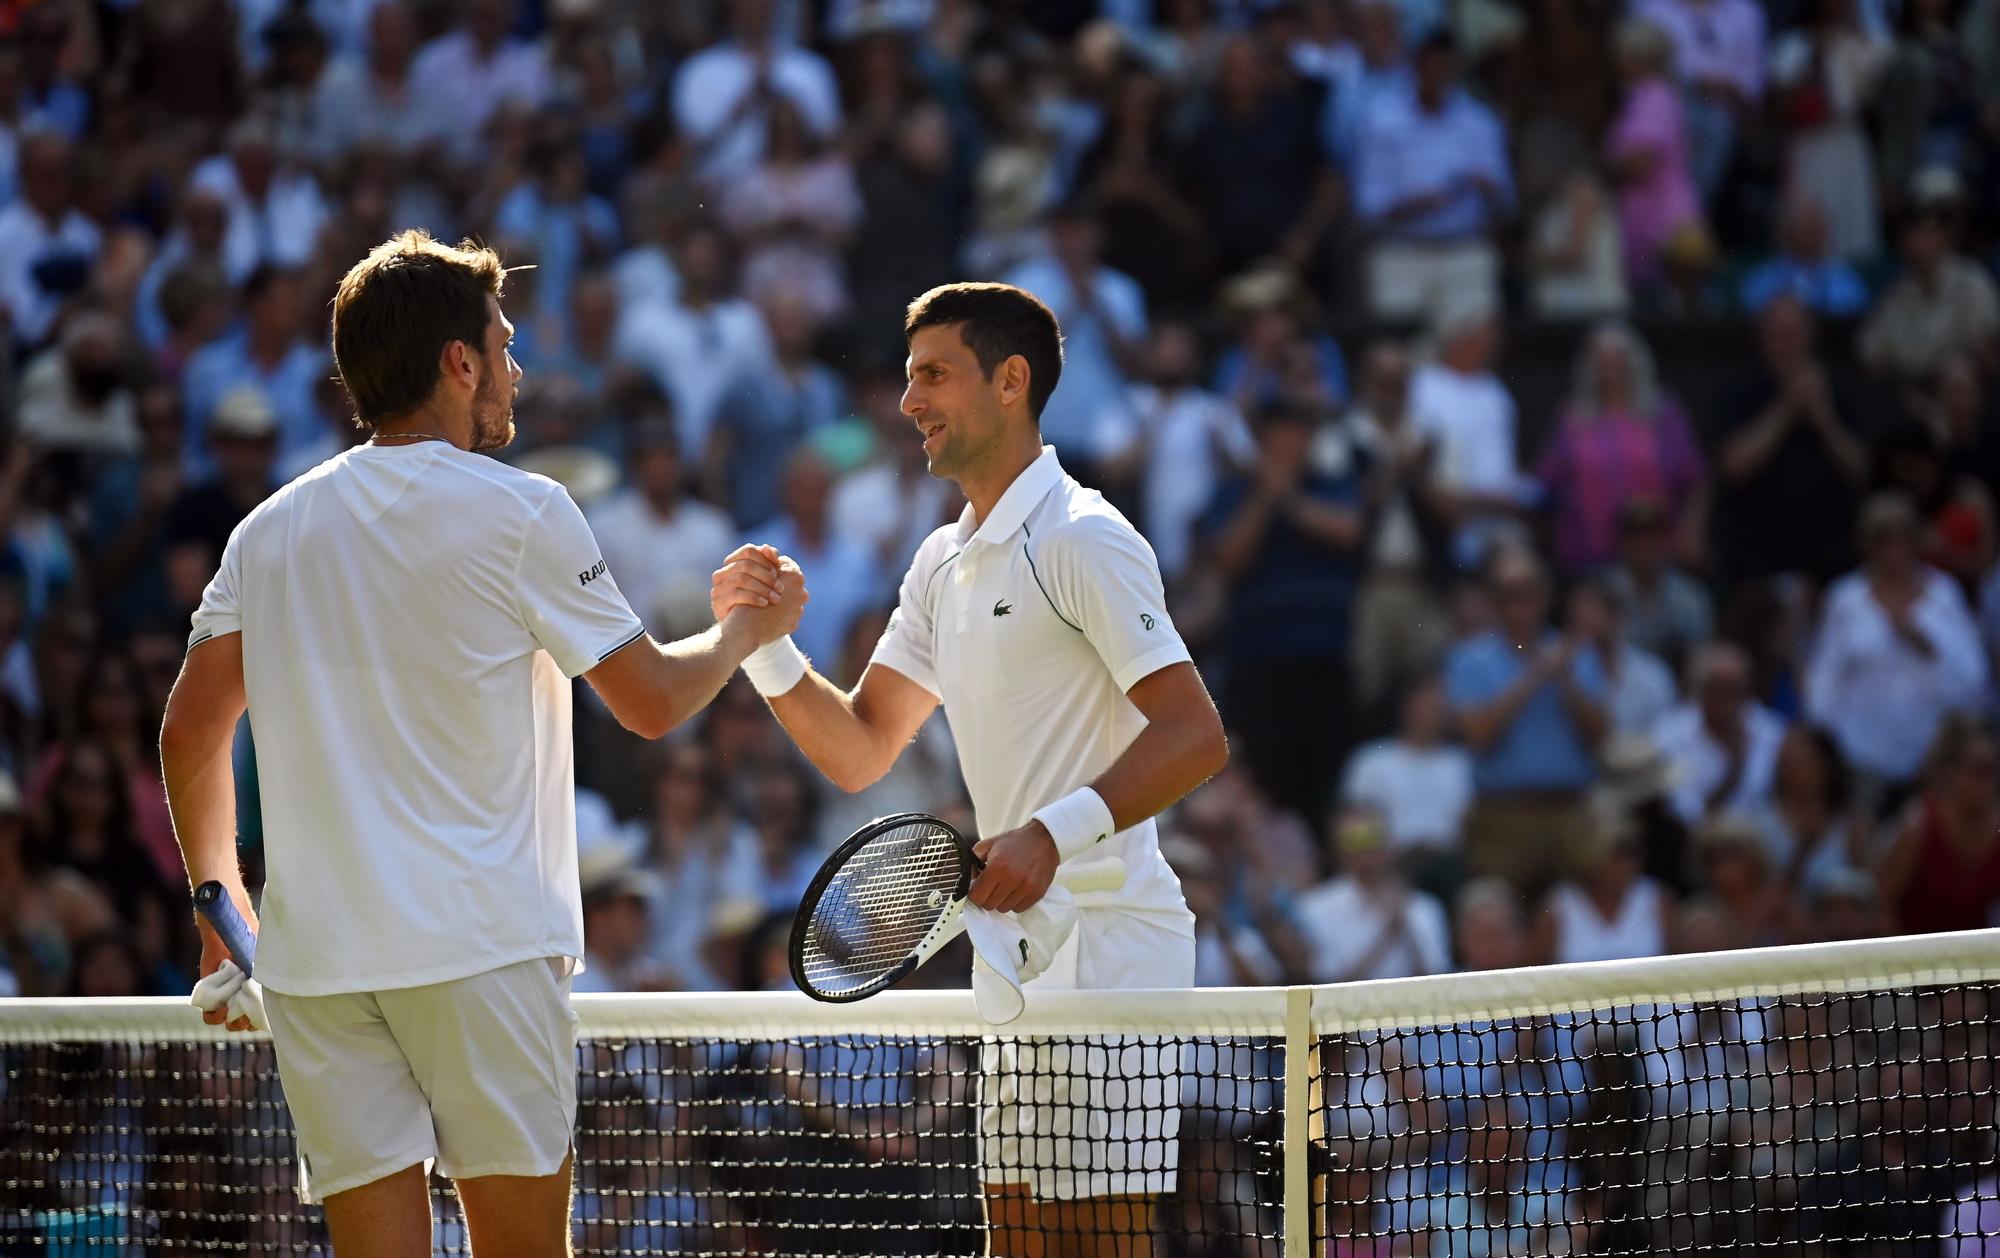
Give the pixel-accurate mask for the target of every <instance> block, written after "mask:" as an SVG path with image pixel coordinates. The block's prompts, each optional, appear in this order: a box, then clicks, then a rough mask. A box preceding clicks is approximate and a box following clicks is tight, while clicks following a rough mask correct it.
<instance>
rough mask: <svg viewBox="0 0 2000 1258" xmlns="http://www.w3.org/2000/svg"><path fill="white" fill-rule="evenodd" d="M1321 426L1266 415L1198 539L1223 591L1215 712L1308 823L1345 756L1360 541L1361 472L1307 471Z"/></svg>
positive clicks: (1276, 793) (1296, 413)
mask: <svg viewBox="0 0 2000 1258" xmlns="http://www.w3.org/2000/svg"><path fill="white" fill-rule="evenodd" d="M1318 418H1319V417H1318V415H1317V414H1316V413H1315V412H1314V411H1312V410H1309V409H1306V408H1303V407H1299V406H1294V405H1279V406H1275V407H1272V408H1270V409H1268V410H1266V411H1264V412H1263V414H1262V415H1261V416H1260V417H1259V420H1258V424H1257V428H1258V432H1257V446H1258V458H1257V463H1256V466H1255V467H1254V468H1253V469H1252V470H1251V471H1250V472H1248V473H1246V474H1244V475H1241V476H1238V477H1236V478H1234V479H1232V480H1230V481H1227V482H1225V483H1224V484H1223V485H1222V487H1221V488H1220V489H1219V490H1217V491H1216V496H1215V499H1214V501H1213V502H1212V503H1211V504H1210V506H1209V510H1208V515H1207V517H1206V519H1205V520H1204V521H1203V526H1202V529H1201V533H1202V535H1203V537H1204V538H1205V540H1206V543H1207V550H1208V554H1209V556H1210V557H1211V559H1212V561H1213V563H1214V565H1215V568H1216V570H1217V571H1218V572H1220V573H1221V574H1222V576H1223V578H1224V579H1225V580H1226V581H1227V582H1228V583H1229V611H1228V620H1227V623H1226V625H1225V627H1224V630H1223V633H1224V639H1225V642H1226V645H1227V648H1228V656H1229V660H1230V670H1229V682H1228V687H1227V690H1226V691H1225V693H1224V702H1223V711H1224V713H1225V715H1227V717H1228V718H1229V721H1230V725H1231V728H1232V729H1233V730H1234V731H1235V732H1236V733H1237V735H1238V736H1239V737H1241V738H1242V740H1243V742H1244V744H1245V745H1246V746H1247V747H1248V748H1249V750H1250V757H1249V758H1250V762H1251V763H1252V764H1253V765H1255V766H1256V772H1257V777H1258V783H1259V785H1261V786H1262V787H1263V788H1264V790H1265V792H1266V793H1267V794H1268V795H1269V796H1271V798H1272V799H1273V801H1274V802H1276V803H1278V804H1280V805H1281V806H1283V807H1286V808H1290V809H1292V810H1294V811H1296V812H1297V813H1299V814H1300V815H1302V816H1305V817H1313V818H1317V817H1321V816H1324V815H1325V806H1326V804H1327V802H1328V799H1329V798H1330V796H1331V794H1332V791H1333V787H1334V785H1335V783H1336V780H1337V778H1336V774H1335V770H1336V769H1337V768H1338V766H1339V764H1340V761H1341V759H1342V758H1343V756H1344V755H1345V753H1346V750H1347V724H1348V721H1347V711H1348V709H1349V707H1350V702H1349V692H1348V677H1347V674H1348V664H1347V658H1348V651H1347V640H1348V630H1349V625H1350V622H1351V620H1352V617H1353V605H1354V591H1355V588H1356V585H1357V583H1358V581H1359V578H1360V567H1359V562H1358V561H1359V553H1360V546H1361V542H1362V539H1363V538H1364V537H1365V536H1366V530H1365V526H1364V521H1363V518H1362V509H1361V498H1362V493H1361V489H1362V484H1363V478H1364V475H1365V468H1364V467H1363V466H1361V464H1360V463H1359V462H1357V463H1356V464H1355V465H1354V466H1352V467H1350V468H1348V469H1347V470H1346V471H1344V472H1343V473H1342V474H1340V475H1338V476H1333V475H1328V474H1324V473H1322V472H1320V471H1317V470H1315V469H1314V467H1313V466H1312V461H1311V459H1310V457H1309V455H1310V453H1311V449H1312V443H1313V437H1314V435H1315V431H1316V428H1315V424H1316V421H1317V420H1318Z"/></svg>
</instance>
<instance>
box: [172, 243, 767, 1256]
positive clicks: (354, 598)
mask: <svg viewBox="0 0 2000 1258" xmlns="http://www.w3.org/2000/svg"><path fill="white" fill-rule="evenodd" d="M502 278H503V275H502V271H501V267H500V260H499V259H498V258H497V257H496V256H495V255H494V254H493V253H492V252H490V251H488V250H484V249H478V248H475V247H473V246H471V244H470V243H469V242H468V243H467V245H465V246H462V247H460V248H456V249H454V248H449V247H447V246H444V245H441V244H439V243H437V242H435V241H432V240H431V239H430V238H429V237H427V236H425V235H423V234H422V233H419V232H407V233H404V234H403V235H400V236H397V237H395V238H394V239H392V240H390V241H388V242H387V243H385V244H383V245H382V246H380V247H378V248H377V249H375V250H374V251H373V252H372V253H370V254H369V255H368V257H367V258H366V259H364V260H363V261H361V262H360V263H358V264H357V265H356V266H355V267H354V269H353V270H351V271H349V272H348V273H347V277H346V278H345V279H344V280H343V281H342V282H341V285H340V289H339V292H338V294H337V295H336V297H335V299H334V312H333V347H334V358H335V361H336V362H337V364H338V366H339V369H340V374H341V378H342V380H343V381H344V382H345V383H346V385H347V389H348V392H349V393H350V394H351V395H352V396H353V398H354V405H355V410H356V413H357V415H358V417H359V419H360V421H361V423H363V424H364V425H366V426H367V427H369V428H372V429H373V430H374V431H373V434H372V437H371V439H370V440H369V441H367V442H365V443H363V444H361V445H358V446H356V447H354V448H353V449H350V450H347V451H345V452H344V453H342V454H339V455H337V456H335V457H334V458H332V459H330V460H328V461H327V462H325V463H322V464H320V465H319V466H318V467H316V468H314V469H313V470H312V471H310V472H308V473H306V474H305V475H304V476H301V477H300V478H299V479H298V480H295V481H293V482H292V483H291V484H289V485H287V486H285V487H284V488H283V489H280V490H279V491H278V492H277V493H275V494H273V495H272V496H271V497H270V498H269V499H267V500H266V501H265V502H264V503H263V504H262V505H261V506H259V507H258V508H257V509H256V510H255V511H253V512H251V513H250V515H249V516H248V517H247V518H246V519H245V520H244V521H243V523H242V524H241V525H239V526H238V527H237V529H236V531H235V533H234V534H232V535H231V536H230V538H229V544H228V546H227V547H226V548H225V550H224V552H223V556H222V564H221V568H220V570H219V571H217V573H216V574H215V578H214V580H213V581H211V582H210V584H209V586H208V589H207V591H206V592H205V593H204V594H203V596H202V602H201V607H200V608H199V610H197V611H196V612H195V616H194V632H193V634H192V636H191V638H190V642H189V648H188V655H187V660H186V663H185V664H184V665H183V666H182V671H181V675H180V678H179V680H178V681H177V682H176V683H175V685H174V690H173V695H172V698H171V699H170V700H169V702H168V706H167V713H166V720H165V722H164V728H163V729H162V731H161V737H160V755H161V761H162V764H163V767H164V770H165V776H166V787H167V798H168V802H169V803H170V805H171V806H172V810H173V818H174V829H175V831H176V833H177V834H178V836H179V838H180V843H181V850H182V852H183V854H184V855H185V857H186V860H187V866H188V873H189V876H190V878H191V880H192V881H193V882H194V883H195V884H196V885H199V884H200V883H202V882H205V881H208V880H210V879H216V880H219V881H221V882H222V883H223V885H224V886H225V887H226V888H227V889H228V891H229V893H230V895H231V898H232V899H233V900H234V901H235V902H236V904H237V905H238V906H239V907H240V908H241V909H242V910H243V912H244V914H245V915H246V917H247V916H249V913H250V904H249V899H248V896H247V895H246V894H245V892H244V886H243V878H242V874H241V872H240V870H239V869H238V866H237V859H236V816H235V784H234V782H233V780H232V772H231V768H230V743H231V740H232V736H233V735H234V733H235V730H236V724H237V720H238V718H239V717H241V716H242V715H243V713H244V711H245V708H246V706H247V708H248V711H249V714H250V720H251V724H252V726H253V727H254V728H255V731H256V738H257V776H258V783H259V786H260V788H261V792H262V800H263V811H264V848H265V855H266V867H267V875H268V877H267V881H266V884H265V891H264V899H263V910H264V921H263V930H262V933H261V938H260V940H259V945H258V949H257V957H256V974H257V977H258V978H259V979H261V980H262V981H263V984H264V989H265V1008H266V1012H267V1016H268V1017H269V1019H270V1023H271V1027H270V1030H271V1036H272V1039H273V1041H274V1043H275V1046H276V1049H277V1059H278V1074H279V1078H280V1080H281V1082H282V1083H283V1085H284V1089H285V1098H286V1100H287V1101H288V1102H289V1103H290V1106H291V1112H292V1119H293V1123H294V1126H295V1128H296V1130H297V1136H298V1149H299V1168H300V1194H301V1196H302V1197H303V1198H304V1199H306V1200H308V1201H311V1200H314V1199H321V1200H324V1201H325V1203H326V1217H327V1223H328V1225H329V1226H330V1228H331V1229H332V1232H333V1242H334V1248H335V1250H336V1252H337V1253H338V1254H339V1255H340V1258H425V1256H427V1255H429V1254H430V1252H431V1217H430V1192H429V1189H428V1186H427V1183H426V1172H427V1170H428V1168H429V1166H430V1165H431V1164H432V1163H433V1162H435V1164H436V1165H437V1166H438V1167H439V1169H440V1170H442V1171H443V1173H444V1174H446V1175H448V1176H450V1177H452V1178H453V1179H455V1180H456V1181H457V1183H458V1192H459V1198H460V1200H461V1202H462V1203H463V1206H464V1211H465V1221H466V1226H467V1229H468V1230H469V1231H470V1233H471V1239H472V1245H473V1249H474V1252H476V1253H477V1254H479V1255H480V1258H516V1256H518V1258H551V1255H561V1254H566V1253H568V1252H569V1233H570V1225H569V1195H570V1143H571V1126H572V1121H573V1117H574V1114H575V1110H576V1061H575V1044H574V1020H573V1015H572V1014H571V1013H570V1006H569V979H570V976H571V974H573V973H574V972H575V970H576V969H577V967H578V965H579V963H580V959H581V957H582V956H583V920H582V918H583V911H582V906H581V903H580V900H579V895H578V887H577V863H576V813H575V788H574V785H573V775H572V762H571V755H572V745H571V735H570V691H571V686H570V679H571V678H573V677H576V676H579V675H581V676H582V677H584V678H585V679H586V680H588V681H589V682H590V684H591V685H592V687H594V688H595V689H596V691H597V693H598V694H599V695H600V696H602V698H603V699H604V701H605V703H606V705H607V706H609V707H610V709H611V711H612V713H613V715H615V716H616V717H617V718H618V720H619V721H620V722H621V723H623V724H624V725H625V726H626V727H627V728H629V729H631V730H633V731H635V732H637V733H639V734H642V735H645V736H647V737H658V736H659V735H660V734H662V733H664V732H665V731H667V730H668V729H670V728H672V727H673V726H675V725H677V724H679V723H680V722H681V721H682V720H683V719H685V718H686V717H688V716H689V715H691V714H692V713H694V712H696V711H698V710H699V709H701V708H702V707H703V706H705V705H706V704H707V703H708V702H709V700H711V699H712V698H714V697H715V695H716V693H717V692H718V691H719V690H720V689H721V688H722V685H723V683H724V682H726V681H727V680H728V679H729V676H730V674H731V673H733V672H734V671H735V669H736V667H737V665H738V664H739V663H741V661H742V660H743V659H744V657H745V656H747V655H748V654H749V653H750V652H751V651H752V650H754V649H756V648H757V647H758V646H759V645H761V644H763V643H767V642H770V641H773V640H775V639H778V638H779V637H781V636H782V635H784V634H785V633H787V632H788V631H789V630H790V629H791V628H792V627H793V626H795V625H796V624H797V623H798V619H799V612H800V610H801V609H802V608H803V606H804V603H805V598H806V593H805V587H804V583H803V582H802V581H801V580H799V579H798V575H797V570H796V569H795V568H790V567H789V566H786V567H785V577H784V578H783V579H780V580H774V581H773V582H771V583H770V585H769V586H768V587H767V594H766V596H765V598H764V599H763V600H761V601H760V600H757V599H751V600H742V601H739V602H738V603H737V604H736V606H735V608H734V610H732V611H731V613H730V614H729V616H728V617H726V618H725V619H724V620H723V621H722V623H720V624H719V625H717V626H716V627H715V628H712V629H710V630H709V631H708V632H706V633H704V634H700V635H698V636H696V637H693V638H689V639H687V640H685V641H682V642H677V643H674V644H673V645H671V646H664V647H663V646H660V645H659V644H657V643H655V642H654V641H653V640H652V639H651V638H650V637H648V636H647V634H646V631H645V629H644V628H643V627H642V626H641V625H640V623H639V620H638V617H636V616H635V615H633V613H632V609H631V608H630V607H629V606H628V605H627V603H626V601H625V596H624V595H623V594H621V593H620V592H619V590H618V585H617V582H616V580H615V578H614V575H613V574H612V573H610V572H608V571H606V569H605V564H604V560H603V558H602V555H601V553H600V552H599V550H598V546H597V542H596V540H595V539H594V538H593V537H592V536H591V533H590V529H589V527H588V526H587V525H586V524H585V523H584V519H583V514H582V513H581V512H580V511H579V510H578V509H577V506H576V503H575V502H573V501H571V499H570V496H569V494H568V493H567V492H565V491H564V489H563V487H562V486H561V485H559V484H557V483H556V482H555V481H552V480H549V479H548V478H546V477H542V476H535V475H532V474H530V473H527V472H522V471H518V470H516V469H513V468H510V467H508V466H507V465H505V464H503V463H500V462H498V461H496V460H494V459H490V458H487V457H485V456H484V455H483V454H482V453H480V452H481V451H486V450H493V449H497V448H498V447H500V446H504V445H506V444H507V442H508V441H509V440H511V439H512V437H513V432H514V425H513V419H512V416H513V404H512V399H513V394H514V386H515V382H516V381H518V380H519V378H520V369H519V368H518V367H516V366H515V365H514V361H513V357H512V355H510V354H509V353H508V351H507V341H508V339H509V338H510V336H511V335H512V332H513V327H512V325H511V324H509V323H508V321H507V319H506V316H505V315H503V314H502V313H501V310H500V302H499V298H500V289H501V281H502ZM780 586H782V589H780V588H779V587H780ZM250 920H251V921H253V922H254V921H255V918H254V917H253V918H251V919H250ZM201 931H202V958H201V971H202V973H203V974H204V975H207V974H209V973H211V972H213V971H214V970H215V969H216V968H217V966H218V965H219V964H220V963H221V961H222V958H223V955H224V951H223V947H222V944H221V942H220V941H219V940H218V939H217V938H216V936H215V934H214V932H213V930H211V929H210V928H209V926H208V925H207V924H206V922H204V923H202V926H201ZM225 1016H226V1015H225V1014H223V1013H222V1012H220V1011H218V1012H217V1013H212V1014H209V1015H208V1019H209V1021H211V1022H217V1021H220V1020H221V1019H222V1018H223V1017H225ZM232 1025H234V1024H232ZM236 1029H242V1027H240V1026H238V1027H237V1028H236Z"/></svg>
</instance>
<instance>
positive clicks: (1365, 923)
mask: <svg viewBox="0 0 2000 1258" xmlns="http://www.w3.org/2000/svg"><path fill="white" fill-rule="evenodd" d="M1399 911H1400V912H1401V915H1402V919H1403V923H1402V938H1400V939H1399V940H1397V941H1396V942H1395V943H1393V944H1391V945H1389V946H1388V947H1386V948H1384V949H1382V951H1381V953H1380V955H1379V956H1377V957H1376V959H1375V963H1374V964H1373V965H1372V966H1370V967H1369V968H1368V970H1367V971H1366V972H1365V973H1361V974H1356V973H1354V972H1353V971H1354V969H1355V967H1356V966H1358V965H1360V964H1361V962H1362V961H1364V960H1365V959H1367V956H1368V954H1369V952H1370V951H1372V950H1373V949H1374V947H1375V943H1376V941H1377V940H1379V939H1381V938H1382V936H1383V934H1384V932H1386V931H1388V930H1390V929H1391V928H1392V927H1393V926H1394V924H1395V920H1396V919H1395V918H1394V917H1393V916H1391V914H1390V911H1389V909H1388V908H1387V907H1386V906H1385V905H1383V904H1382V902H1381V901H1379V900H1377V899H1376V898H1374V897H1373V896H1371V895H1369V894H1368V893H1367V892H1366V891H1364V890H1362V888H1361V884H1360V883H1358V882H1356V881H1354V879H1352V878H1334V879H1331V880H1330V881H1327V882H1323V883H1321V884H1319V885H1318V886H1317V887H1314V888H1312V889H1311V890H1309V891H1307V892H1305V893H1304V894H1302V895H1300V896H1299V898H1298V900H1297V902H1296V903H1294V905H1293V906H1292V916H1293V919H1294V920H1295V921H1296V922H1297V923H1298V927H1299V933H1300V934H1302V935H1304V936H1305V941H1306V946H1307V947H1308V948H1309V949H1310V950H1311V953H1312V961H1311V964H1312V980H1313V982H1315V983H1331V982H1336V981H1340V980H1347V979H1376V978H1409V977H1411V976H1413V975H1417V974H1442V973H1444V972H1445V971H1446V970H1449V969H1450V968H1451V931H1450V927H1449V925H1448V924H1447V922H1446V920H1445V913H1444V905H1442V904H1440V903H1438V899H1437V897H1436V896H1434V895H1431V894H1430V893H1429V892H1426V891H1409V892H1407V893H1405V895H1404V896H1403V899H1402V902H1401V908H1400V910H1399Z"/></svg>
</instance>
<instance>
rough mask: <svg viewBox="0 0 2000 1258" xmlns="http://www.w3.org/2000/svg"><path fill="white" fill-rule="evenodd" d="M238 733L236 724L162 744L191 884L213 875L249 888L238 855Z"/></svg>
mask: <svg viewBox="0 0 2000 1258" xmlns="http://www.w3.org/2000/svg"><path fill="white" fill-rule="evenodd" d="M234 733H235V731H234V727H233V726H232V727H231V728H230V729H229V730H226V731H221V732H220V736H219V737H218V736H217V735H216V733H215V732H213V731H211V732H210V733H209V734H208V735H207V736H205V737H198V738H197V737H184V738H172V737H170V738H163V739H162V740H161V743H160V773H161V776H162V778H163V779H164V780H165V782H166V788H167V807H168V810H169V811H170V812H171V813H172V814H173V819H174V837H175V838H176V839H177V840H179V842H180V845H181V859H182V860H183V861H184V862H185V863H186V865H187V871H188V886H189V887H190V888H192V887H198V886H200V885H201V884H202V883H204V882H208V881H210V880H214V881H217V882H220V883H222V885H223V886H225V887H228V888H230V889H231V891H233V892H240V891H241V890H242V888H243V871H242V869H241V867H240V866H239V865H238V863H237V858H236V772H235V768H234V766H233V765H232V764H231V763H230V746H231V744H232V743H233V742H234V741H235V739H234ZM236 898H238V899H241V898H242V897H241V896H240V895H238V896H237V897H236Z"/></svg>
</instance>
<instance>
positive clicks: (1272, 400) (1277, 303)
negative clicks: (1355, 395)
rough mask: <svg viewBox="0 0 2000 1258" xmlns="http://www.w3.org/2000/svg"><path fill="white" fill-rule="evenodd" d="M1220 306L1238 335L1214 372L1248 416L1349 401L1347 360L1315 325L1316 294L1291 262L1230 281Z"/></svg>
mask: <svg viewBox="0 0 2000 1258" xmlns="http://www.w3.org/2000/svg"><path fill="white" fill-rule="evenodd" d="M1220 305H1221V307H1222V314H1223V316H1224V317H1225V318H1226V319H1227V320H1228V321H1229V323H1230V324H1231V326H1232V328H1233V329H1234V331H1235V340H1234V341H1233V342H1232V343H1231V344H1229V345H1227V346H1225V347H1224V348H1223V350H1222V352H1221V353H1219V354H1217V355H1216V358H1215V371H1214V375H1213V376H1212V377H1211V378H1212V380H1213V382H1214V387H1215V391H1216V392H1217V393H1220V394H1222V395H1223V396H1225V397H1227V398H1228V399H1229V400H1230V401H1232V402H1234V403H1235V404H1236V406H1237V408H1238V409H1239V410H1241V411H1243V413H1244V414H1246V415H1247V414H1252V413H1255V412H1257V411H1260V410H1263V409H1264V408H1266V407H1269V406H1275V405H1277V404H1279V403H1281V402H1284V401H1287V400H1291V401H1301V400H1310V401H1312V402H1314V403H1315V404H1320V405H1327V406H1333V405H1338V404H1339V403H1340V402H1342V401H1343V400H1345V399H1346V397H1347V360H1346V359H1345V358H1343V357H1342V356H1341V352H1340V346H1339V344H1338V343H1336V342H1335V341H1334V339H1333V338H1332V337H1331V336H1328V335H1327V334H1326V333H1324V332H1316V331H1314V330H1313V326H1314V325H1315V324H1316V323H1317V322H1318V316H1317V312H1316V311H1315V310H1314V308H1313V302H1312V297H1311V295H1310V294H1308V293H1307V292H1306V290H1305V285H1304V284H1303V283H1301V282H1300V280H1299V276H1298V273H1297V272H1296V271H1294V270H1293V269H1292V268H1291V267H1290V266H1288V265H1285V264H1282V263H1272V264H1268V265H1262V266H1256V267H1252V268H1251V269H1250V270H1248V271H1245V272H1243V274H1241V275H1238V276H1235V277H1233V278H1231V279H1229V280H1227V281H1225V282H1224V283H1223V285H1222V290H1221V300H1220ZM1302 375H1303V377H1304V379H1303V381H1301V376H1302ZM1302 384H1303V388H1302V387H1301V386H1302ZM1305 394H1310V395H1311V397H1310V398H1307V397H1305V396H1304V395H1305Z"/></svg>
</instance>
